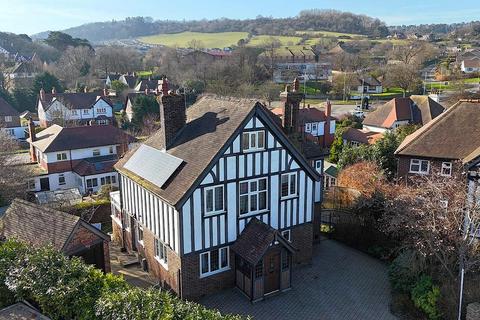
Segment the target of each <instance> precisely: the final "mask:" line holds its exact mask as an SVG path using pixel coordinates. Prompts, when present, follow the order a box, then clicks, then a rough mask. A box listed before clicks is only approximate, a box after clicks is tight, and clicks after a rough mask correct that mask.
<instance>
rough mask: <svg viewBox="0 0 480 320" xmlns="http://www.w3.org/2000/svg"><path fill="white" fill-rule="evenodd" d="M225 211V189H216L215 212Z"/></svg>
mask: <svg viewBox="0 0 480 320" xmlns="http://www.w3.org/2000/svg"><path fill="white" fill-rule="evenodd" d="M220 210H223V187H217V188H215V211H220Z"/></svg>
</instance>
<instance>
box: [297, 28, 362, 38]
mask: <svg viewBox="0 0 480 320" xmlns="http://www.w3.org/2000/svg"><path fill="white" fill-rule="evenodd" d="M295 33H296V34H298V35H308V36H313V37H317V38H318V37H320V38H324V37H328V38H338V37H351V38H366V37H367V36H366V35H364V34H355V33H343V32H332V31H324V30H318V31H311V30H304V31H296V32H295Z"/></svg>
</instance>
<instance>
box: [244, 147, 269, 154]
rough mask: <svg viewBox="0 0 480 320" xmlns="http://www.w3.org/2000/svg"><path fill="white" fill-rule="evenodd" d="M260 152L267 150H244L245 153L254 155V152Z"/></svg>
mask: <svg viewBox="0 0 480 320" xmlns="http://www.w3.org/2000/svg"><path fill="white" fill-rule="evenodd" d="M260 151H265V148H262V149H248V150H242V152H243V153H254V152H260Z"/></svg>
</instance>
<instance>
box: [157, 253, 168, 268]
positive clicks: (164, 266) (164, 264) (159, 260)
mask: <svg viewBox="0 0 480 320" xmlns="http://www.w3.org/2000/svg"><path fill="white" fill-rule="evenodd" d="M154 258H155V260H157V262H158V263H159V264H160V265H161V266H162V267H163V269H165V270H167V271H168V264H167V263H165V261H163V260H162V259H160V258H159V257H157V256H155V257H154Z"/></svg>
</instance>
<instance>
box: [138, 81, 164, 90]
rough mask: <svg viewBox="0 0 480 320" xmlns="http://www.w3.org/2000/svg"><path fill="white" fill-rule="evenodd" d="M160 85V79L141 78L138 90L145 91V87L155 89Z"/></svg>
mask: <svg viewBox="0 0 480 320" xmlns="http://www.w3.org/2000/svg"><path fill="white" fill-rule="evenodd" d="M159 85H160V83H159V80H141V81H140V82H139V83H138V84H137V85H136V86H135V90H136V91H145V89H149V90H155V89H158V86H159Z"/></svg>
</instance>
